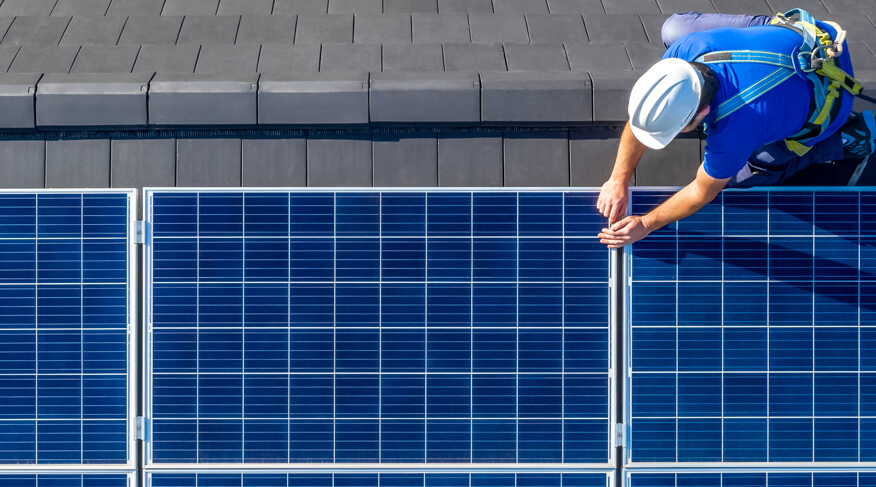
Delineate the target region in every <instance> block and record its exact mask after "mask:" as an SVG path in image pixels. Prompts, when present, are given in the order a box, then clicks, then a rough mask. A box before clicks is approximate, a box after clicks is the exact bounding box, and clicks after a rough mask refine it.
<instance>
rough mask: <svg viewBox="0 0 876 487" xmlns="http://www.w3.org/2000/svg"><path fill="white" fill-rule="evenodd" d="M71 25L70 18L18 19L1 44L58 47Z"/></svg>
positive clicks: (13, 22)
mask: <svg viewBox="0 0 876 487" xmlns="http://www.w3.org/2000/svg"><path fill="white" fill-rule="evenodd" d="M69 23H70V17H16V18H15V20H14V21H12V25H11V26H10V27H9V30H7V31H6V35H5V36H3V41H2V42H0V44H3V45H10V44H14V45H17V46H29V47H37V46H57V45H58V43H59V42H60V41H61V36H63V35H64V31H65V30H67V25H68V24H69Z"/></svg>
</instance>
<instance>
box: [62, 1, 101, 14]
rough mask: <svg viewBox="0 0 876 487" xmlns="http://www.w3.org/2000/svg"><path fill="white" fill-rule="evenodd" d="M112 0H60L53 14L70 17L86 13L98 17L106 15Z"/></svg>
mask: <svg viewBox="0 0 876 487" xmlns="http://www.w3.org/2000/svg"><path fill="white" fill-rule="evenodd" d="M109 5H110V0H58V3H56V4H55V8H54V9H53V10H52V15H53V16H61V17H69V16H72V15H85V16H89V17H96V16H99V15H106V11H107V10H109Z"/></svg>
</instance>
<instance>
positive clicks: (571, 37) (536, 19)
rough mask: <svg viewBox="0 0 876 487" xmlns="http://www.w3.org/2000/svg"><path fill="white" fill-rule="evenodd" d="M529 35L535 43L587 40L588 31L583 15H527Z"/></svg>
mask: <svg viewBox="0 0 876 487" xmlns="http://www.w3.org/2000/svg"><path fill="white" fill-rule="evenodd" d="M526 24H527V26H528V27H529V37H530V39H531V40H532V42H533V43H541V42H544V43H554V44H562V43H564V42H587V31H586V30H584V20H583V19H582V17H581V15H561V14H550V15H538V14H529V15H527V16H526Z"/></svg>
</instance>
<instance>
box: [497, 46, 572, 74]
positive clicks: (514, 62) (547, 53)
mask: <svg viewBox="0 0 876 487" xmlns="http://www.w3.org/2000/svg"><path fill="white" fill-rule="evenodd" d="M505 59H506V60H507V61H508V71H569V70H570V69H569V62H568V61H567V60H566V51H565V50H564V49H563V45H562V44H510V43H509V44H505Z"/></svg>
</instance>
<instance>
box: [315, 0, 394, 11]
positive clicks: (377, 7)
mask: <svg viewBox="0 0 876 487" xmlns="http://www.w3.org/2000/svg"><path fill="white" fill-rule="evenodd" d="M328 13H330V14H379V13H383V0H329V2H328Z"/></svg>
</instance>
